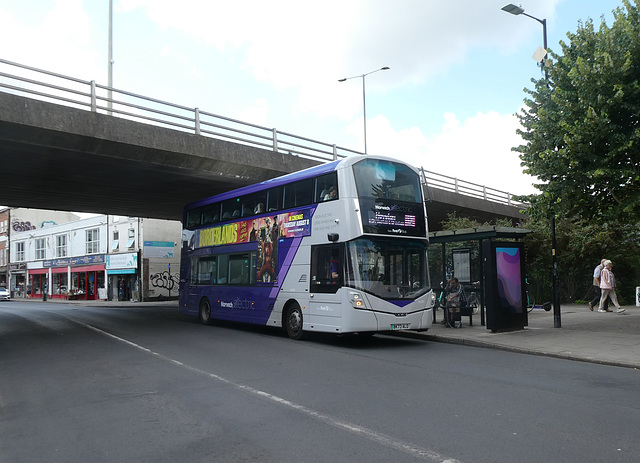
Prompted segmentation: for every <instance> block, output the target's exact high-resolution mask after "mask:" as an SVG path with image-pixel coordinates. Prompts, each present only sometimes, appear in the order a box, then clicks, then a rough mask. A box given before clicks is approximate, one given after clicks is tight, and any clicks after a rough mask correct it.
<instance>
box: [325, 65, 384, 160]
mask: <svg viewBox="0 0 640 463" xmlns="http://www.w3.org/2000/svg"><path fill="white" fill-rule="evenodd" d="M389 69H390V68H389V67H388V66H385V67H383V68H380V69H376V70H375V71H371V72H367V73H366V74H362V75H359V76H353V77H345V78H343V79H338V82H344V81H345V80H349V79H356V78H358V77H361V78H362V113H363V116H364V154H367V97H366V93H365V89H364V78H365V77H367V76H368V75H369V74H373V73H374V72H378V71H387V70H389Z"/></svg>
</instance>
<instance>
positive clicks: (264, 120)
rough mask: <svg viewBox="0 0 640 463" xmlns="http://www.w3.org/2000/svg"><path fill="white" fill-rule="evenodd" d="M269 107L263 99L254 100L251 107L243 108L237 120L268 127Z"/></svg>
mask: <svg viewBox="0 0 640 463" xmlns="http://www.w3.org/2000/svg"><path fill="white" fill-rule="evenodd" d="M268 115H269V105H268V103H267V100H266V99H265V98H260V99H258V100H256V101H255V102H254V103H253V105H252V106H250V107H247V108H244V109H243V110H242V111H241V112H240V114H239V116H238V119H239V120H241V121H244V122H250V123H251V124H256V125H261V126H266V125H268Z"/></svg>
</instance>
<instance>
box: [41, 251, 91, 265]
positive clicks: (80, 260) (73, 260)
mask: <svg viewBox="0 0 640 463" xmlns="http://www.w3.org/2000/svg"><path fill="white" fill-rule="evenodd" d="M91 264H104V254H94V255H91V256H82V257H69V258H65V259H53V260H45V261H44V262H43V263H42V266H43V267H44V268H48V267H73V266H75V265H91Z"/></svg>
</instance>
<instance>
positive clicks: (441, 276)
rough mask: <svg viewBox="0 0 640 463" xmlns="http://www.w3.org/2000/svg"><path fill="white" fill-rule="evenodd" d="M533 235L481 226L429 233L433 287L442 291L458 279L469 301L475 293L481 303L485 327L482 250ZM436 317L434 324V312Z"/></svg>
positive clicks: (518, 229) (485, 276)
mask: <svg viewBox="0 0 640 463" xmlns="http://www.w3.org/2000/svg"><path fill="white" fill-rule="evenodd" d="M531 232H532V230H528V229H525V228H514V227H497V226H480V227H474V228H465V229H460V230H442V231H436V232H431V233H429V243H430V246H429V273H430V275H431V285H432V286H434V287H440V289H443V288H444V287H445V285H446V284H447V282H448V281H449V280H450V279H451V278H453V277H456V278H458V281H459V282H460V283H461V284H462V286H463V287H464V290H465V292H466V293H467V297H469V296H470V295H471V294H474V293H475V295H476V297H477V298H478V300H479V301H480V324H481V325H482V326H485V325H486V318H485V303H486V298H485V295H486V294H487V289H488V288H487V275H485V270H484V265H483V262H484V261H485V256H484V252H486V251H483V248H484V249H486V247H487V246H486V243H487V242H489V243H492V242H506V243H508V242H516V243H517V242H522V240H523V239H524V237H525V236H526V235H528V234H529V233H531ZM433 316H434V322H435V311H434V315H433Z"/></svg>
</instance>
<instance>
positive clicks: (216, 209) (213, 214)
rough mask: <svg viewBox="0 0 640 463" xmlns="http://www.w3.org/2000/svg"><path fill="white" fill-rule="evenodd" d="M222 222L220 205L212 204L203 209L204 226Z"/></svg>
mask: <svg viewBox="0 0 640 463" xmlns="http://www.w3.org/2000/svg"><path fill="white" fill-rule="evenodd" d="M219 220H220V203H214V204H210V205H208V206H205V207H204V208H203V209H202V225H211V224H212V223H216V222H218V221H219Z"/></svg>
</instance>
